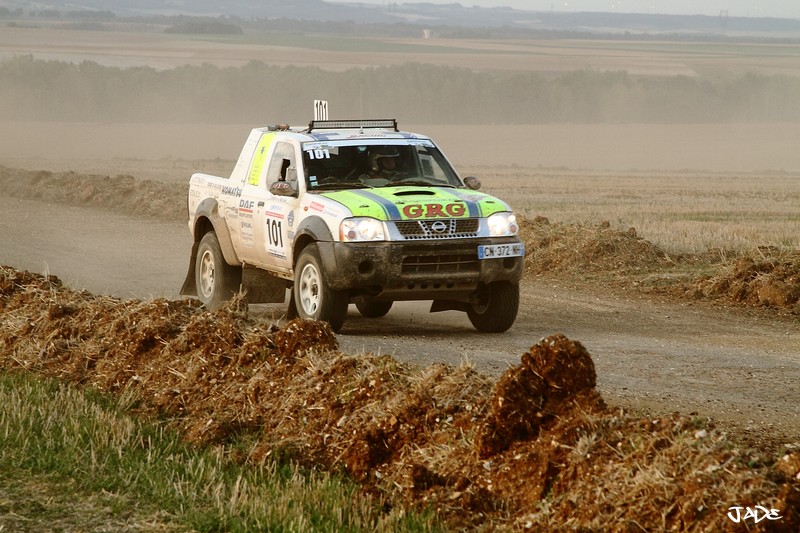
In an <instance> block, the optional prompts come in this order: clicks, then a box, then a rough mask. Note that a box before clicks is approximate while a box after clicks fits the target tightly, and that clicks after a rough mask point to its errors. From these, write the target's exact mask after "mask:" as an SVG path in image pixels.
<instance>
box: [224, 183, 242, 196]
mask: <svg viewBox="0 0 800 533" xmlns="http://www.w3.org/2000/svg"><path fill="white" fill-rule="evenodd" d="M222 194H224V195H225V196H235V197H237V198H239V197H240V196H242V188H241V187H231V186H230V185H223V186H222Z"/></svg>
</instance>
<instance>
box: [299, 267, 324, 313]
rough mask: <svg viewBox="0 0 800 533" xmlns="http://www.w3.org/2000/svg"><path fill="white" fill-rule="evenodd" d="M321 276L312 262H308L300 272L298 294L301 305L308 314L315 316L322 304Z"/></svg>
mask: <svg viewBox="0 0 800 533" xmlns="http://www.w3.org/2000/svg"><path fill="white" fill-rule="evenodd" d="M320 283H321V280H320V277H319V271H318V270H317V267H315V266H314V265H312V264H310V263H309V264H307V265H306V266H304V267H303V270H302V271H301V272H300V288H299V290H298V293H299V294H298V296H299V298H300V307H302V309H303V312H304V313H305V315H306V316H309V317H311V316H314V315H315V313H316V312H317V310H318V309H319V304H320V291H319V288H320Z"/></svg>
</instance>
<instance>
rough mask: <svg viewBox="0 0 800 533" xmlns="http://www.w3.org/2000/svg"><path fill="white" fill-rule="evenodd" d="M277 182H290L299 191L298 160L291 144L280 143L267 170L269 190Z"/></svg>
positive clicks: (276, 146)
mask: <svg viewBox="0 0 800 533" xmlns="http://www.w3.org/2000/svg"><path fill="white" fill-rule="evenodd" d="M277 181H285V182H288V183H290V184H291V185H292V186H293V187H294V188H295V189H297V158H296V156H295V151H294V146H292V145H291V144H290V143H286V142H279V143H277V144H276V145H275V150H274V151H273V152H272V158H271V159H270V161H269V167H268V168H267V189H269V188H270V187H271V186H272V184H273V183H275V182H277Z"/></svg>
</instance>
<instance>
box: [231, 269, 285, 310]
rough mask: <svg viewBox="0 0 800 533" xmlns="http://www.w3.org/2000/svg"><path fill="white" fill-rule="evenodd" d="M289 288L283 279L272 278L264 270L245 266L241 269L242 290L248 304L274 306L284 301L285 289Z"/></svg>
mask: <svg viewBox="0 0 800 533" xmlns="http://www.w3.org/2000/svg"><path fill="white" fill-rule="evenodd" d="M288 287H290V285H289V282H287V281H286V280H285V279H281V278H279V277H276V276H273V275H272V274H270V273H269V272H267V271H266V270H262V269H260V268H256V267H250V266H245V267H244V268H243V269H242V289H243V290H244V291H245V293H246V295H247V296H246V299H247V302H248V303H252V304H274V303H283V302H285V301H286V289H287V288H288Z"/></svg>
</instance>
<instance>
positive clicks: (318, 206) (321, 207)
mask: <svg viewBox="0 0 800 533" xmlns="http://www.w3.org/2000/svg"><path fill="white" fill-rule="evenodd" d="M309 207H310V208H311V209H313V210H314V211H320V212H322V211H324V210H325V206H324V205H323V204H321V203H319V202H311V205H310V206H309Z"/></svg>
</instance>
